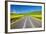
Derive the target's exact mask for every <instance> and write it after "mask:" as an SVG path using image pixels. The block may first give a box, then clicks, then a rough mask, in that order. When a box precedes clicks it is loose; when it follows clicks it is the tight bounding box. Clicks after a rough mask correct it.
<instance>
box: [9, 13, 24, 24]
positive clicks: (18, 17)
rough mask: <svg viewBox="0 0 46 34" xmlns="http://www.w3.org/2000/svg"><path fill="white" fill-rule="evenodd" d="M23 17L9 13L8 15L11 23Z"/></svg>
mask: <svg viewBox="0 0 46 34" xmlns="http://www.w3.org/2000/svg"><path fill="white" fill-rule="evenodd" d="M23 16H24V15H20V14H15V13H11V14H10V20H11V23H12V22H14V21H16V20H18V19H20V18H22V17H23Z"/></svg>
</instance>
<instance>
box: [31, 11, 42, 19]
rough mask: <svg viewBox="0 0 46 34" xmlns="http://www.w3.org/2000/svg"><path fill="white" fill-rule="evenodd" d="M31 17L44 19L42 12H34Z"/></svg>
mask: <svg viewBox="0 0 46 34" xmlns="http://www.w3.org/2000/svg"><path fill="white" fill-rule="evenodd" d="M31 16H32V17H35V18H37V19H40V20H41V19H42V12H41V11H37V12H36V11H35V12H32V13H31Z"/></svg>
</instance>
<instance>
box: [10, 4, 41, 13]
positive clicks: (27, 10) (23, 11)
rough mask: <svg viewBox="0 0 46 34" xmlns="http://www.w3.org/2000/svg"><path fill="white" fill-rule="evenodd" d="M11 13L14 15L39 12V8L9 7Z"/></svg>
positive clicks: (25, 6)
mask: <svg viewBox="0 0 46 34" xmlns="http://www.w3.org/2000/svg"><path fill="white" fill-rule="evenodd" d="M10 8H11V9H10V10H11V12H16V13H26V12H33V11H41V10H42V7H41V6H29V5H28V6H27V5H11V7H10Z"/></svg>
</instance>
